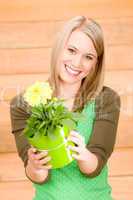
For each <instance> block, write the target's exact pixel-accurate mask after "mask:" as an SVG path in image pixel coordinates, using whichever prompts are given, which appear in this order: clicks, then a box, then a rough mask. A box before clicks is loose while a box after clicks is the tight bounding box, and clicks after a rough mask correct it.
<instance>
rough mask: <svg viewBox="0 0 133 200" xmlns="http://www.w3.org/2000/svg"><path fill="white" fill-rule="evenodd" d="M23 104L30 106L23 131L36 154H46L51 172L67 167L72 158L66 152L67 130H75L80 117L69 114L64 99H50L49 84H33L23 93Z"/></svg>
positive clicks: (67, 142) (67, 150) (67, 151)
mask: <svg viewBox="0 0 133 200" xmlns="http://www.w3.org/2000/svg"><path fill="white" fill-rule="evenodd" d="M23 97H24V100H25V101H26V102H27V103H28V104H29V105H30V106H31V115H30V117H29V119H28V120H27V125H26V127H25V129H24V131H23V133H24V135H25V136H26V138H27V139H28V141H29V143H30V144H31V145H32V146H34V147H35V148H37V149H38V150H39V151H43V150H48V153H49V155H50V156H51V158H52V159H51V161H49V163H50V164H51V165H52V168H60V167H63V166H65V165H67V164H69V163H70V162H71V161H72V160H73V158H72V156H71V154H72V152H71V150H69V149H68V148H67V146H68V145H69V144H71V145H74V144H73V143H72V142H71V141H67V137H68V135H69V133H70V130H72V129H75V128H76V125H77V122H78V119H79V114H78V113H74V112H70V111H69V110H68V109H67V108H66V107H65V106H64V105H63V101H64V100H63V99H57V98H55V97H52V88H51V87H50V85H49V83H48V82H36V83H35V84H33V85H32V86H30V87H28V88H27V89H26V91H25V93H24V96H23Z"/></svg>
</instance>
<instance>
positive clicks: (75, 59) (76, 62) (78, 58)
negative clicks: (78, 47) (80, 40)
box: [72, 55, 82, 67]
mask: <svg viewBox="0 0 133 200" xmlns="http://www.w3.org/2000/svg"><path fill="white" fill-rule="evenodd" d="M81 64H82V56H81V55H77V56H74V57H73V60H72V65H73V66H75V67H79V66H81Z"/></svg>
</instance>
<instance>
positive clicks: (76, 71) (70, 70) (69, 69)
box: [65, 65, 81, 76]
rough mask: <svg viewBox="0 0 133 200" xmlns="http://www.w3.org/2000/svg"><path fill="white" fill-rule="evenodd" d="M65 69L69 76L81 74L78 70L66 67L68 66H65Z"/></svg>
mask: <svg viewBox="0 0 133 200" xmlns="http://www.w3.org/2000/svg"><path fill="white" fill-rule="evenodd" d="M65 68H66V71H67V72H68V73H69V74H70V75H73V76H77V75H79V74H80V73H81V71H79V70H75V69H73V68H72V67H70V66H68V65H65Z"/></svg>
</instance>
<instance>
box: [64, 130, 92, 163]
mask: <svg viewBox="0 0 133 200" xmlns="http://www.w3.org/2000/svg"><path fill="white" fill-rule="evenodd" d="M68 140H69V141H72V142H73V143H74V144H75V145H76V146H68V148H69V149H70V150H72V151H74V153H73V154H72V157H73V158H75V159H76V160H81V161H86V160H87V158H88V150H87V148H86V145H85V140H84V138H83V136H81V135H80V134H79V133H78V132H76V131H71V132H70V135H69V137H68Z"/></svg>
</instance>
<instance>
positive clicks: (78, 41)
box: [66, 30, 96, 53]
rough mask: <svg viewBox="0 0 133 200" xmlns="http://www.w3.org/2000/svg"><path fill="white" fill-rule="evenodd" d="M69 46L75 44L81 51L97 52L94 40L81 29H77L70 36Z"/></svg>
mask: <svg viewBox="0 0 133 200" xmlns="http://www.w3.org/2000/svg"><path fill="white" fill-rule="evenodd" d="M66 45H67V46H74V47H76V48H77V49H78V50H80V51H85V52H90V51H91V52H93V53H96V50H95V47H94V45H93V42H92V40H91V39H90V37H88V36H87V35H86V34H85V33H83V32H82V31H80V30H75V31H73V32H72V33H71V35H70V36H69V38H68V40H67V43H66Z"/></svg>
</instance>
